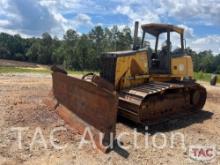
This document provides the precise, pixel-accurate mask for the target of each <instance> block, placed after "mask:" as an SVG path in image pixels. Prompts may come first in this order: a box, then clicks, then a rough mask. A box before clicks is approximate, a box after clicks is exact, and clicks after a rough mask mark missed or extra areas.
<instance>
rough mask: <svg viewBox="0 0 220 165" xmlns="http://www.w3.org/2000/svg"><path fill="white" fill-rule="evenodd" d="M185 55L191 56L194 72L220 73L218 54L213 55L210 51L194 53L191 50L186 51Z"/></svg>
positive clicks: (219, 56) (219, 57)
mask: <svg viewBox="0 0 220 165" xmlns="http://www.w3.org/2000/svg"><path fill="white" fill-rule="evenodd" d="M186 54H188V55H191V56H192V60H193V67H194V71H196V72H199V71H201V72H206V73H218V74H219V73H220V54H218V55H213V53H212V51H211V50H205V51H202V52H199V53H196V52H195V51H193V50H192V49H191V48H187V49H186Z"/></svg>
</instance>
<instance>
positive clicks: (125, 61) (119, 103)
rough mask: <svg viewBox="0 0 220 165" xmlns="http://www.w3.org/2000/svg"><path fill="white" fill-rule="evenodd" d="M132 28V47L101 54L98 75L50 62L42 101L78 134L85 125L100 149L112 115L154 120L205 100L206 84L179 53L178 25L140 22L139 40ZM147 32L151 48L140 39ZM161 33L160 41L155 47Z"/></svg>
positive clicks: (193, 109)
mask: <svg viewBox="0 0 220 165" xmlns="http://www.w3.org/2000/svg"><path fill="white" fill-rule="evenodd" d="M138 27H139V25H138V22H136V23H135V30H134V44H133V49H132V50H129V51H116V52H107V53H104V54H103V56H102V58H101V64H102V67H101V71H100V75H99V76H98V75H95V74H94V73H89V74H86V75H84V76H83V77H82V78H81V79H79V78H76V77H72V76H69V75H67V72H66V71H65V70H62V69H60V68H59V67H56V66H53V67H52V71H53V73H52V78H53V90H52V91H53V92H52V93H53V102H52V103H53V104H51V102H50V103H49V102H47V103H48V105H50V106H51V105H52V106H53V107H54V108H55V109H56V110H57V112H58V114H59V115H60V116H61V117H62V118H63V119H64V120H65V121H66V122H67V123H69V124H70V125H71V126H72V127H73V128H74V129H76V130H77V131H79V133H83V131H84V129H85V127H89V128H91V130H92V132H93V140H95V142H96V144H97V146H98V147H99V148H100V149H102V150H104V151H106V148H107V147H106V146H107V145H108V144H109V143H110V134H111V133H112V134H113V138H114V137H115V125H116V122H117V116H122V117H124V118H126V119H128V120H130V121H131V122H135V123H138V124H143V125H148V124H154V123H157V122H160V121H162V120H164V119H169V118H171V117H173V116H178V115H179V114H182V113H186V114H187V113H188V114H190V113H192V112H198V111H199V110H201V109H202V108H203V106H204V104H205V101H206V95H207V93H206V89H205V88H204V87H203V86H201V85H200V84H198V83H196V82H195V80H194V79H193V63H192V58H191V56H189V55H187V54H186V53H185V48H184V46H185V44H184V29H183V28H180V27H177V26H174V25H169V24H153V23H151V24H144V25H142V26H141V28H142V31H143V35H142V40H141V43H139V42H138V41H139V40H138ZM171 33H176V34H178V35H179V38H180V39H179V42H180V44H179V45H180V48H179V49H177V50H175V51H172V50H171V47H172V41H171V37H170V36H171ZM147 34H148V35H150V36H153V40H154V41H155V45H154V50H152V49H150V48H149V45H148V44H149V42H146V35H147ZM161 35H163V36H165V43H164V44H162V48H161V50H159V48H158V47H159V40H160V38H161V37H160V36H161ZM151 38H152V37H151ZM162 38H163V39H164V37H162ZM151 40H152V39H151ZM146 43H147V44H146ZM100 133H101V134H102V136H101V138H100V136H99V134H100ZM90 138H91V137H90ZM100 141H101V143H99V142H100Z"/></svg>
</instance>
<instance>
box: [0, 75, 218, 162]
mask: <svg viewBox="0 0 220 165" xmlns="http://www.w3.org/2000/svg"><path fill="white" fill-rule="evenodd" d="M201 83H202V82H201ZM202 84H203V85H205V87H206V88H207V91H208V100H207V102H206V105H205V107H204V110H203V111H201V112H200V113H197V114H193V115H190V116H185V117H182V118H179V119H174V120H171V121H169V122H166V123H162V124H160V125H156V126H153V127H150V130H149V132H148V134H144V133H142V132H141V131H140V132H138V137H137V141H138V144H137V145H138V148H134V147H132V146H133V139H134V138H133V137H134V136H133V134H132V133H133V128H132V127H131V126H127V125H125V124H124V123H121V122H119V123H118V124H117V130H116V131H117V133H120V132H123V131H126V132H127V133H129V134H130V135H126V136H123V138H121V141H122V142H123V144H124V146H126V147H129V148H128V149H126V150H119V149H118V150H113V151H111V152H110V153H108V154H104V153H102V152H100V151H98V150H94V149H93V148H92V145H91V144H87V145H84V146H82V148H79V144H80V140H81V136H80V135H78V134H74V133H73V132H72V131H70V129H69V127H68V125H66V124H65V123H64V121H63V120H62V119H60V118H59V116H58V115H57V114H56V113H55V112H54V111H52V110H50V109H48V108H47V107H46V106H45V105H44V104H43V103H42V100H43V99H44V98H47V97H48V93H49V91H50V89H51V85H52V84H51V76H50V75H49V74H30V73H23V74H1V75H0V164H8V165H13V164H65V165H66V164H175V165H176V164H218V163H219V164H220V156H216V157H215V158H213V159H212V160H211V161H208V162H201V161H197V160H192V159H190V157H189V153H188V148H189V146H190V145H214V146H216V150H217V151H219V149H220V86H216V87H211V86H209V85H208V84H206V83H202ZM18 127H20V128H22V129H23V131H22V134H21V144H20V146H19V144H18V136H17V135H18V133H17V131H15V129H17V128H18ZM60 127H65V128H67V131H60V132H57V133H56V134H55V137H56V140H54V141H53V142H54V143H55V144H57V145H59V146H63V145H65V144H66V147H65V148H64V149H57V148H54V146H52V144H51V142H50V134H51V131H52V130H53V129H54V128H60ZM36 130H37V131H39V130H40V131H41V133H42V134H41V135H43V139H44V140H45V142H46V146H45V145H44V144H41V143H39V145H37V144H36V145H35V140H36V139H34V135H35V133H36ZM38 133H39V132H38ZM158 133H163V134H164V135H165V136H166V139H167V143H168V145H167V146H166V147H165V148H163V149H159V148H157V147H155V146H153V145H152V142H153V140H155V139H156V140H157V141H156V142H157V144H158V146H159V145H161V144H163V143H162V142H163V140H164V138H163V136H160V135H159V134H158ZM173 133H182V134H183V135H184V141H185V145H184V146H185V147H183V143H182V141H181V139H177V140H176V141H175V143H174V145H172V147H171V144H170V143H171V142H170V139H171V136H172V134H173ZM155 135H158V136H157V137H156V138H155ZM154 138H155V139H154ZM146 139H147V140H146ZM38 140H39V139H38ZM41 141H42V137H41ZM146 141H147V142H148V146H146V145H145V144H146ZM39 142H40V141H39ZM31 144H32V145H31ZM31 146H32V147H31Z"/></svg>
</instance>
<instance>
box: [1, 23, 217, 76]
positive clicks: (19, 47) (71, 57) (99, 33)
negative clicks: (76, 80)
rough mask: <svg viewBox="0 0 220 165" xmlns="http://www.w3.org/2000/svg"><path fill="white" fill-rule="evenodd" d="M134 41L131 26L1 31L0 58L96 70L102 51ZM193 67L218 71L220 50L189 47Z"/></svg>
mask: <svg viewBox="0 0 220 165" xmlns="http://www.w3.org/2000/svg"><path fill="white" fill-rule="evenodd" d="M132 43H133V38H132V34H131V29H130V28H129V27H125V28H123V29H122V30H119V28H118V27H117V26H114V27H112V28H103V27H101V26H96V27H94V28H93V29H92V30H91V31H90V32H88V34H82V35H79V34H78V33H77V32H76V31H75V30H72V29H69V30H67V31H66V33H65V34H64V36H63V38H62V39H58V38H57V37H52V36H51V35H50V34H49V33H43V34H42V37H41V38H22V37H21V36H20V35H18V34H17V35H10V34H7V33H0V58H3V59H13V60H20V61H30V62H34V63H40V64H58V65H63V66H64V67H65V68H68V69H75V70H98V69H99V66H100V63H99V59H100V57H101V56H102V52H107V51H118V50H129V49H130V48H131V45H132ZM186 52H187V54H189V55H191V56H192V59H193V63H194V70H195V71H203V72H209V73H213V72H216V73H220V54H219V55H215V56H214V55H213V53H212V52H211V51H210V50H208V51H203V52H199V53H196V52H195V51H193V50H192V49H190V48H187V49H186Z"/></svg>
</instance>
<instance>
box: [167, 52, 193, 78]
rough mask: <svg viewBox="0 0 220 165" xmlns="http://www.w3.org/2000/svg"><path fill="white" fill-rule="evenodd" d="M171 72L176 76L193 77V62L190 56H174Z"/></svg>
mask: <svg viewBox="0 0 220 165" xmlns="http://www.w3.org/2000/svg"><path fill="white" fill-rule="evenodd" d="M171 73H172V75H174V76H176V77H181V78H183V77H187V76H188V77H191V78H192V77H193V64H192V58H191V57H190V56H182V57H176V58H173V59H172V61H171Z"/></svg>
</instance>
